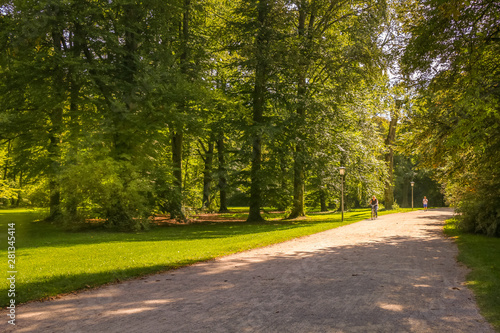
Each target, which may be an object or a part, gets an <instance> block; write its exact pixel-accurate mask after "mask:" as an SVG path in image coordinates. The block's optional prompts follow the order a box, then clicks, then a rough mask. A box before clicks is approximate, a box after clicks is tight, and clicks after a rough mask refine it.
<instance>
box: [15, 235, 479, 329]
mask: <svg viewBox="0 0 500 333" xmlns="http://www.w3.org/2000/svg"><path fill="white" fill-rule="evenodd" d="M454 254H455V251H454V249H453V247H452V246H450V245H449V242H446V241H444V242H443V239H442V238H441V237H438V235H437V234H436V235H432V234H431V236H429V237H425V238H412V237H404V236H394V237H387V238H383V239H377V240H369V239H367V240H366V242H362V243H358V244H355V245H341V246H333V247H332V246H330V247H325V248H320V249H312V250H310V251H300V250H298V251H296V252H293V253H285V254H279V253H274V252H273V253H270V254H268V255H267V256H266V255H264V256H265V259H263V258H262V256H263V255H260V256H258V257H253V256H252V254H249V255H247V256H243V257H235V258H233V259H231V258H229V259H227V260H221V261H216V262H208V263H204V264H200V265H195V266H191V267H187V268H183V269H180V270H176V271H170V272H166V273H163V274H159V275H153V276H150V277H147V278H143V279H142V280H138V281H130V282H125V283H120V284H117V285H112V286H109V287H107V288H102V289H97V290H92V291H89V292H83V293H81V294H80V295H78V297H67V298H61V299H56V300H54V301H50V302H44V303H32V304H30V305H28V307H29V308H28V307H27V308H24V307H19V308H18V314H19V315H18V318H19V324H20V325H19V328H21V329H34V330H36V328H38V329H45V331H54V332H55V331H65V332H67V331H72V330H73V331H74V330H76V331H78V330H82V331H87V332H93V331H108V332H121V331H123V330H124V329H125V327H126V330H127V331H131V332H139V331H143V332H160V331H173V330H175V331H181V332H196V331H200V332H201V331H205V332H206V331H213V332H243V331H252V332H280V331H281V332H285V331H290V329H291V328H295V329H296V331H303V332H306V331H321V332H326V331H332V329H337V330H339V331H352V332H354V331H356V332H358V331H359V332H368V331H383V332H396V331H397V332H410V331H413V332H416V331H427V330H429V329H432V330H433V331H436V332H438V331H440V332H445V331H446V332H467V331H468V332H479V331H486V330H484V327H485V326H484V324H483V323H481V322H480V321H479V319H480V318H479V317H478V315H477V312H476V310H475V305H474V302H470V300H469V297H470V294H469V292H466V289H465V288H464V287H463V286H462V285H461V283H462V278H463V272H462V270H461V269H460V268H459V267H458V265H456V263H455V259H454ZM382 263H383V264H382ZM155 269H161V268H159V267H152V270H155ZM80 278H81V276H80ZM90 278H95V276H84V277H83V280H85V279H90ZM56 280H57V281H53V280H51V281H47V283H55V282H59V283H60V282H61V281H62V280H63V278H62V277H60V278H56ZM132 284H134V285H132ZM30 287H31V288H35V287H37V286H34V285H32V286H30Z"/></svg>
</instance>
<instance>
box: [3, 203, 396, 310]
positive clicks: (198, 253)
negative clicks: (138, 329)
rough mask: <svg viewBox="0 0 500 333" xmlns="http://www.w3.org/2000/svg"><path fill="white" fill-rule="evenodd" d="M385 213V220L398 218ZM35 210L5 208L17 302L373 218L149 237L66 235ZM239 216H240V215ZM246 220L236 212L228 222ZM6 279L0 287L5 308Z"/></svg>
mask: <svg viewBox="0 0 500 333" xmlns="http://www.w3.org/2000/svg"><path fill="white" fill-rule="evenodd" d="M400 211H404V210H398V211H390V212H384V211H381V212H380V215H384V214H387V213H393V212H400ZM41 214H42V212H41V211H37V210H32V211H28V210H23V209H15V210H0V240H1V241H0V245H1V248H0V258H4V259H2V260H0V270H1V271H2V277H3V276H4V275H6V274H7V272H8V271H9V270H10V269H8V267H7V261H8V258H7V255H8V253H7V246H8V245H7V236H8V235H7V224H8V223H12V222H14V223H15V224H16V270H17V272H18V273H17V275H16V303H22V302H26V301H29V300H35V299H42V298H45V297H48V296H52V295H57V294H60V293H66V292H71V291H74V290H79V289H83V288H88V287H93V286H98V285H102V284H105V283H108V282H113V281H118V280H123V279H127V278H130V277H134V276H139V275H144V274H148V273H153V272H159V271H165V270H168V269H172V268H176V267H180V266H184V265H189V264H192V263H195V262H198V261H203V260H209V259H213V258H216V257H220V256H224V255H227V254H230V253H235V252H239V251H244V250H248V249H251V248H255V247H261V246H266V245H269V244H273V243H278V242H283V241H286V240H289V239H292V238H296V237H301V236H304V235H309V234H313V233H317V232H320V231H324V230H327V229H332V228H335V227H338V226H341V225H345V224H349V223H354V222H358V221H361V220H363V219H366V218H369V216H370V211H369V209H360V210H353V211H350V212H347V213H345V215H344V223H341V221H340V214H339V213H317V214H315V213H310V215H309V216H308V217H307V218H305V219H298V220H281V219H280V217H282V215H279V214H266V215H265V216H266V218H268V221H267V222H265V223H242V222H230V223H209V222H207V223H199V224H190V225H183V226H168V227H156V228H153V229H152V230H150V231H147V232H138V233H123V232H114V231H106V230H86V231H79V232H69V231H63V230H60V229H58V228H57V227H55V226H54V225H50V224H46V223H41V222H33V221H34V220H37V219H39V218H40V217H41ZM235 214H236V215H235ZM232 215H235V217H239V218H245V216H246V215H245V213H244V212H242V210H241V209H237V210H236V212H235V213H228V214H227V216H232ZM7 290H8V281H7V279H6V276H5V278H2V280H1V282H0V305H1V306H5V305H7V302H8V301H9V300H10V298H9V297H8V295H7Z"/></svg>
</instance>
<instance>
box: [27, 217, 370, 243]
mask: <svg viewBox="0 0 500 333" xmlns="http://www.w3.org/2000/svg"><path fill="white" fill-rule="evenodd" d="M363 215H365V216H363ZM363 217H366V218H368V213H364V214H363V213H357V214H354V215H350V216H346V217H345V219H344V223H341V221H340V217H339V216H332V218H331V219H324V218H315V217H314V216H313V217H309V218H308V219H307V220H304V219H298V220H268V221H265V222H211V221H205V222H201V223H193V224H187V225H182V224H179V225H167V226H156V227H152V229H151V230H148V231H141V232H135V233H134V232H119V231H114V230H109V229H103V228H99V229H88V230H80V231H66V230H62V229H59V228H57V227H56V226H54V225H50V224H46V223H44V222H35V223H33V222H32V223H30V222H23V226H19V229H23V230H22V234H23V235H22V237H19V239H18V247H19V249H30V248H40V247H68V246H74V245H83V244H89V245H90V244H101V243H113V242H156V241H179V240H193V241H194V240H200V239H220V238H228V237H235V236H244V235H250V234H255V236H256V237H259V236H258V235H259V234H262V233H269V232H276V231H286V230H291V229H298V228H307V227H312V226H315V225H320V224H328V227H325V228H322V229H323V230H326V229H330V226H331V228H335V227H337V226H340V225H345V224H350V223H353V222H357V221H359V220H361V219H363ZM319 231H322V230H319ZM319 231H318V232H319Z"/></svg>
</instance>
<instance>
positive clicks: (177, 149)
mask: <svg viewBox="0 0 500 333" xmlns="http://www.w3.org/2000/svg"><path fill="white" fill-rule="evenodd" d="M183 138H184V136H183V133H182V131H179V132H175V131H174V132H172V164H173V176H174V197H173V198H172V200H171V205H170V216H171V217H172V218H178V219H181V220H185V218H186V217H185V215H184V211H183V207H182V141H183Z"/></svg>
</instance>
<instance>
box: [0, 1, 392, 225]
mask: <svg viewBox="0 0 500 333" xmlns="http://www.w3.org/2000/svg"><path fill="white" fill-rule="evenodd" d="M0 8H1V10H0V49H1V53H0V75H1V80H0V157H1V162H0V166H1V168H2V175H1V177H0V178H1V180H0V191H1V194H2V196H3V198H6V199H9V200H13V201H17V202H18V203H19V202H22V201H23V200H29V201H31V202H33V203H34V204H37V205H47V206H49V207H50V217H49V219H51V220H57V221H66V222H68V221H81V220H83V219H85V218H88V217H89V216H92V217H101V218H105V219H106V220H107V222H108V223H109V224H110V225H114V226H117V227H120V228H125V229H126V228H138V227H140V226H141V224H143V223H144V222H145V221H146V218H147V217H149V216H151V215H152V214H154V213H158V212H168V213H170V214H171V215H172V216H173V217H176V218H179V219H185V218H186V216H187V214H189V210H193V209H200V208H203V209H209V210H219V211H226V210H227V207H228V205H229V204H230V203H232V204H247V205H249V206H250V215H249V220H253V221H257V220H261V219H262V217H261V209H262V207H264V206H271V207H275V208H278V209H283V210H287V211H289V212H290V217H297V216H301V215H304V212H305V206H306V205H309V206H321V208H322V209H325V210H326V209H327V208H328V206H330V208H338V206H339V187H340V176H339V174H338V167H339V166H345V167H346V168H347V172H348V173H347V177H346V188H347V196H348V198H349V200H348V202H349V203H350V205H354V206H364V205H365V204H366V198H367V197H368V196H371V195H372V194H377V195H380V194H382V193H383V187H384V185H385V186H392V185H393V184H392V183H387V184H386V182H385V180H386V179H387V176H388V173H387V167H386V163H385V162H384V158H383V156H384V154H385V146H384V139H385V138H386V136H387V134H386V133H382V131H381V130H380V129H381V127H380V126H377V122H375V121H373V119H374V118H373V117H374V116H375V115H376V114H379V113H383V112H390V110H394V109H395V108H396V102H395V101H394V99H393V98H387V96H388V95H389V96H390V94H389V90H388V77H387V74H386V71H385V69H386V67H387V62H388V58H387V52H384V47H383V45H382V44H383V43H382V41H383V39H384V34H386V31H387V29H388V28H389V25H390V23H389V21H388V19H387V17H388V16H387V3H386V2H385V1H383V0H357V1H329V0H294V1H292V0H290V1H288V0H280V1H270V0H261V1H256V0H240V1H216V0H210V1H199V0H168V1H157V0H148V1H140V2H139V1H131V0H119V1H88V0H73V1H56V0H43V1H42V0H40V1H29V2H28V1H22V0H12V1H3V2H2V6H1V7H0ZM387 110H389V111H387ZM392 141H394V140H392ZM392 141H391V142H390V144H392V143H393V142H392Z"/></svg>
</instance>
